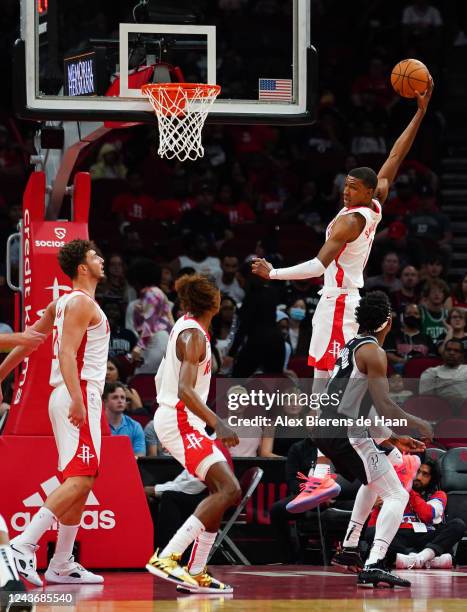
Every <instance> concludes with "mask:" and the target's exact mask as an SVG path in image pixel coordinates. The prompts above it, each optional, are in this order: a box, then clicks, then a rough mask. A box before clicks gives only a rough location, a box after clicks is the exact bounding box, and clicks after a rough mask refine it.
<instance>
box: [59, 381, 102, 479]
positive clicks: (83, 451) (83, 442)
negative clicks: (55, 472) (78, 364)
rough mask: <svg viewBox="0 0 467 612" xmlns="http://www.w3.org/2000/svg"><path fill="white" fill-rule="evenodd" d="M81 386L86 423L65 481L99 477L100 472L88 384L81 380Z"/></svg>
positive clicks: (80, 432)
mask: <svg viewBox="0 0 467 612" xmlns="http://www.w3.org/2000/svg"><path fill="white" fill-rule="evenodd" d="M80 386H81V394H82V396H83V402H84V406H85V408H86V423H85V424H84V425H82V426H81V427H80V429H79V441H78V448H77V449H76V452H75V454H74V456H73V458H72V459H71V460H70V461H69V463H68V464H67V465H66V466H65V469H64V470H63V480H65V479H66V478H70V477H71V476H97V473H98V471H99V460H98V457H97V453H96V449H95V448H94V443H93V441H92V436H91V430H90V428H89V409H88V390H87V387H88V384H87V382H86V381H85V380H81V381H80ZM96 393H97V391H96Z"/></svg>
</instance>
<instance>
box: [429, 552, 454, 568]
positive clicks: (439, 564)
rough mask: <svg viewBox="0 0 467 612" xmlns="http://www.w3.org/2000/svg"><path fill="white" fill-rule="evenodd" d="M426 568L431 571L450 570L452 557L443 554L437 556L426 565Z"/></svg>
mask: <svg viewBox="0 0 467 612" xmlns="http://www.w3.org/2000/svg"><path fill="white" fill-rule="evenodd" d="M426 566H427V568H431V569H451V568H452V555H450V554H449V553H444V555H439V557H435V558H434V559H432V560H431V561H428V563H427V564H426Z"/></svg>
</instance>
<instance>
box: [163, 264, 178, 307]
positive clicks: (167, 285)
mask: <svg viewBox="0 0 467 612" xmlns="http://www.w3.org/2000/svg"><path fill="white" fill-rule="evenodd" d="M159 287H160V288H161V289H162V291H163V292H164V293H165V295H166V296H167V298H168V299H169V301H170V302H173V301H174V300H175V299H176V297H177V294H176V292H175V289H174V274H173V272H172V268H171V267H170V266H161V280H160V283H159Z"/></svg>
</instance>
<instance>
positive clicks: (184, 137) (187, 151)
mask: <svg viewBox="0 0 467 612" xmlns="http://www.w3.org/2000/svg"><path fill="white" fill-rule="evenodd" d="M220 90H221V88H220V85H206V84H202V83H149V84H147V85H143V87H142V88H141V91H142V92H143V94H144V95H146V96H147V97H148V99H149V102H150V103H151V105H152V107H153V109H154V112H155V113H156V117H157V122H158V125H159V148H158V150H157V152H158V154H159V155H160V156H161V157H166V158H167V159H174V158H175V157H176V158H177V159H179V160H180V161H186V160H187V159H190V160H192V161H195V160H196V159H198V158H199V157H203V155H204V148H203V145H202V144H201V132H202V130H203V126H204V122H205V121H206V117H207V115H208V113H209V111H210V110H211V106H212V105H213V103H214V100H215V99H216V98H217V96H218V95H219V93H220Z"/></svg>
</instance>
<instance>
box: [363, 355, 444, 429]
mask: <svg viewBox="0 0 467 612" xmlns="http://www.w3.org/2000/svg"><path fill="white" fill-rule="evenodd" d="M357 355H358V357H357V366H358V369H359V370H360V371H362V372H366V373H367V375H368V390H369V392H370V395H371V399H372V400H373V403H374V406H375V408H376V411H377V413H378V414H379V415H380V416H384V417H387V418H388V419H407V425H408V426H409V427H411V428H414V429H416V430H417V431H418V432H419V434H420V436H421V437H422V438H427V439H429V440H432V439H433V429H432V427H431V425H430V423H428V421H424V420H423V419H419V418H418V417H415V416H413V415H412V414H409V413H408V412H405V411H404V410H402V408H401V407H400V406H398V405H397V404H396V403H394V402H393V401H392V399H391V398H390V397H389V383H388V379H387V375H386V372H387V367H388V362H387V357H386V353H385V352H384V350H383V349H382V348H380V347H378V346H376V345H375V344H366V345H364V346H362V347H361V348H360V349H359V351H358V353H357Z"/></svg>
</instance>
